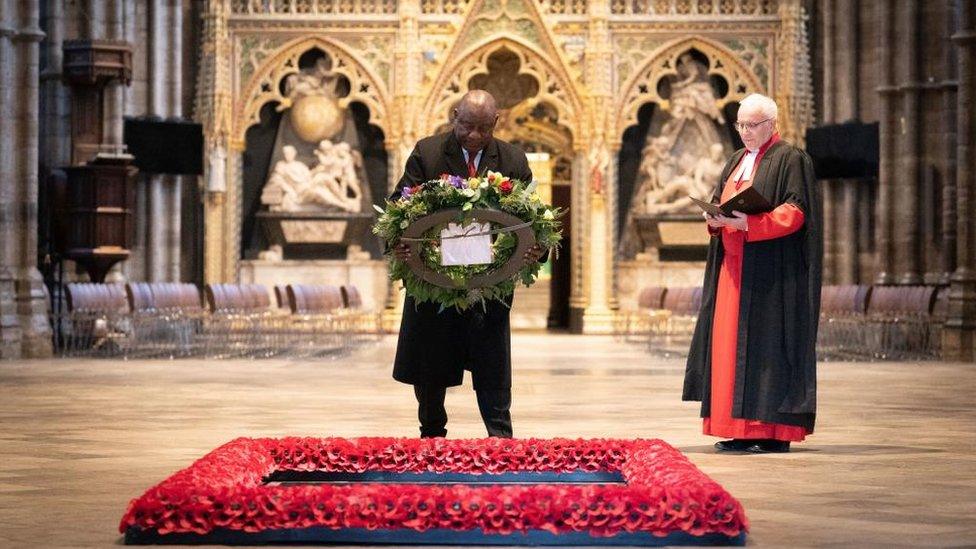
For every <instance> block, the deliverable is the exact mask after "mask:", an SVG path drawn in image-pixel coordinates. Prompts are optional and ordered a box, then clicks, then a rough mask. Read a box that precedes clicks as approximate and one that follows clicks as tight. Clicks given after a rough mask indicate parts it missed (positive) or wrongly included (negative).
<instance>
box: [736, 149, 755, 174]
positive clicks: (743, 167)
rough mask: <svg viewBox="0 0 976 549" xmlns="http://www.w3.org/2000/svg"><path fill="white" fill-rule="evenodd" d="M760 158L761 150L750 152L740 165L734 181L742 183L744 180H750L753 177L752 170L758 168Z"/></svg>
mask: <svg viewBox="0 0 976 549" xmlns="http://www.w3.org/2000/svg"><path fill="white" fill-rule="evenodd" d="M758 156H759V149H756V150H754V151H748V152H747V153H746V155H745V156H744V157H742V162H740V163H739V169H738V170H736V172H735V177H733V178H732V181H742V180H743V179H748V178H749V177H750V176H751V175H752V170H753V168H755V166H756V158H757V157H758Z"/></svg>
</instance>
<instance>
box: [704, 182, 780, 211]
mask: <svg viewBox="0 0 976 549" xmlns="http://www.w3.org/2000/svg"><path fill="white" fill-rule="evenodd" d="M689 198H691V200H692V201H693V202H694V203H695V204H697V205H698V207H699V208H701V209H702V211H704V212H708V213H709V214H711V215H724V216H727V217H732V212H733V211H739V212H742V213H744V214H747V215H753V214H758V213H763V212H768V211H770V210H772V209H773V207H772V205H770V204H769V201H768V200H766V197H764V196H763V195H761V194H760V193H759V191H757V190H756V189H754V188H752V187H746V189H745V190H744V191H742V192H740V193H739V194H737V195H735V196H733V197H732V198H730V199H728V200H726V201H725V202H723V203H722V204H712V203H711V202H705V201H704V200H698V199H697V198H695V197H693V196H692V197H689Z"/></svg>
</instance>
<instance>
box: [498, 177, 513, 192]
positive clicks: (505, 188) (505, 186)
mask: <svg viewBox="0 0 976 549" xmlns="http://www.w3.org/2000/svg"><path fill="white" fill-rule="evenodd" d="M512 188H513V185H512V182H511V181H507V180H506V181H502V182H501V184H499V185H498V190H499V191H501V193H502V194H509V193H510V192H512Z"/></svg>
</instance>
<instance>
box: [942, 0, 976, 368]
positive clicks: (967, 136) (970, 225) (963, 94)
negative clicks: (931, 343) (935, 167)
mask: <svg viewBox="0 0 976 549" xmlns="http://www.w3.org/2000/svg"><path fill="white" fill-rule="evenodd" d="M956 6H957V9H958V10H959V12H958V14H959V15H958V21H959V27H958V30H957V31H956V33H955V34H953V35H952V41H953V42H954V43H955V44H956V45H957V46H958V48H959V52H958V55H959V91H958V94H957V97H956V100H957V107H956V116H957V118H956V136H957V139H958V147H957V149H956V158H957V159H958V161H959V163H958V166H957V171H956V205H957V207H958V208H959V211H960V212H969V215H961V216H959V220H958V223H957V225H956V234H957V240H956V258H957V262H958V266H957V267H956V270H955V272H954V273H953V274H952V279H951V286H950V288H949V318H948V320H947V321H946V326H945V335H944V339H943V354H944V358H945V359H946V360H966V361H973V360H976V216H974V215H972V212H976V4H974V3H972V2H959V3H958V4H956Z"/></svg>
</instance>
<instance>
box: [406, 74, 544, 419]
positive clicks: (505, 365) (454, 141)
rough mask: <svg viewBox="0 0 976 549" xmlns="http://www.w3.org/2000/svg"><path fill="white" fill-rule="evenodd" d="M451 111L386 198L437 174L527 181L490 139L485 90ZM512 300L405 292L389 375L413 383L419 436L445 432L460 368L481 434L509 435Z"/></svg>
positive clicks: (525, 167)
mask: <svg viewBox="0 0 976 549" xmlns="http://www.w3.org/2000/svg"><path fill="white" fill-rule="evenodd" d="M453 114H454V129H453V130H452V131H449V132H445V133H442V134H439V135H434V136H431V137H427V138H424V139H421V140H420V141H419V142H418V143H417V145H416V147H414V150H413V152H412V153H411V154H410V157H409V158H408V159H407V163H406V167H405V169H404V172H403V177H401V178H400V181H399V183H397V186H396V189H395V190H394V191H393V195H392V196H391V198H392V199H395V198H398V197H399V196H400V192H401V191H402V190H403V188H404V187H408V186H414V185H418V184H421V183H424V182H426V181H430V180H432V179H438V178H439V177H440V176H441V174H445V173H446V174H451V175H459V176H462V177H471V176H476V175H477V176H483V175H484V174H485V173H486V172H487V171H488V170H491V171H494V172H499V173H501V174H503V175H506V176H508V177H510V178H512V179H519V180H522V181H526V182H528V181H532V170H530V169H529V162H528V159H526V157H525V153H524V152H522V151H521V150H520V149H519V148H518V147H515V146H513V145H510V144H508V143H505V142H504V141H500V140H498V139H495V138H494V137H492V132H493V131H494V129H495V124H496V122H497V121H498V110H497V107H496V106H495V99H494V98H493V97H492V96H491V94H489V93H488V92H485V91H482V90H473V91H470V92H468V93H467V94H466V95H465V96H464V97H463V98H462V99H461V101H460V103H458V106H457V108H455V109H454V113H453ZM393 251H394V253H395V254H396V255H397V257H399V258H400V259H402V260H406V258H407V257H408V256H409V254H410V245H409V244H407V243H399V244H397V245H396V246H395V247H394V250H393ZM542 255H543V251H542V250H541V249H540V248H539V247H538V245H537V246H534V247H533V248H530V249H529V251H528V252H526V254H525V257H524V258H523V260H524V261H526V263H529V262H533V261H538V260H539V259H540V258H541V257H542ZM511 304H512V303H511V299H509V300H508V302H507V303H504V304H503V303H499V302H497V301H489V302H488V303H487V307H486V308H482V307H481V306H479V305H476V306H473V307H471V308H469V309H467V310H466V311H464V312H458V311H457V310H456V309H454V308H453V307H451V308H448V309H445V310H443V311H440V312H438V309H439V308H440V306H439V305H437V304H434V303H430V302H427V303H417V302H416V301H415V300H414V299H413V297H411V296H409V295H408V296H407V297H406V300H405V301H404V305H403V318H402V320H401V322H400V337H399V340H398V342H397V353H396V360H395V362H394V365H393V379H396V380H397V381H400V382H402V383H408V384H410V385H413V386H414V394H415V395H416V397H417V403H418V406H419V409H418V416H419V418H420V436H421V437H443V436H446V435H447V430H446V429H445V426H446V425H447V411H446V410H445V409H444V397H445V394H446V391H447V388H448V387H453V386H456V385H460V384H461V380H462V377H463V375H464V370H470V371H471V378H472V381H473V382H474V390H475V393H476V394H477V399H478V410H479V411H480V412H481V418H482V419H483V420H484V422H485V427H486V428H487V429H488V435H489V436H493V437H511V436H512V418H511V414H510V412H509V409H510V407H511V402H512V360H511V354H512V353H511V339H510V327H509V308H510V307H511Z"/></svg>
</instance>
